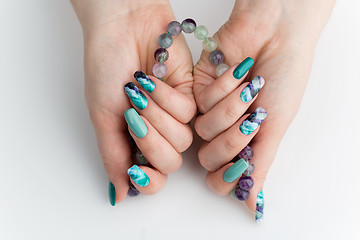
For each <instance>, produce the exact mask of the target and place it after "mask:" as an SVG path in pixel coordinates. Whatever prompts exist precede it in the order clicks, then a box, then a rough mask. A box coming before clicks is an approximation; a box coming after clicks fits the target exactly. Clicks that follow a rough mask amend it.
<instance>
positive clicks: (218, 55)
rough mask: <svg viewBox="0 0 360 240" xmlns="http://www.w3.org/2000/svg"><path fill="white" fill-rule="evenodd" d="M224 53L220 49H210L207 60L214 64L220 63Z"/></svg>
mask: <svg viewBox="0 0 360 240" xmlns="http://www.w3.org/2000/svg"><path fill="white" fill-rule="evenodd" d="M224 58H225V56H224V54H223V53H222V51H220V50H215V51H212V52H211V53H210V54H209V60H210V62H211V63H212V64H214V65H216V66H217V65H219V64H221V63H222V62H223V61H224Z"/></svg>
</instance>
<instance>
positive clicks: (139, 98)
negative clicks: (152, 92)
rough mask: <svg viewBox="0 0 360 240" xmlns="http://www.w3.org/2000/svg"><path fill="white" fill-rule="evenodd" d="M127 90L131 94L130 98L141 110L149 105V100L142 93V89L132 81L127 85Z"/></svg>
mask: <svg viewBox="0 0 360 240" xmlns="http://www.w3.org/2000/svg"><path fill="white" fill-rule="evenodd" d="M124 88H125V92H126V94H127V95H128V96H129V98H130V100H131V101H132V102H133V103H134V104H135V106H137V107H138V108H139V109H140V110H143V109H144V108H146V106H147V105H148V100H147V99H146V97H145V96H144V94H142V92H141V91H140V89H139V88H138V87H137V86H136V85H135V84H134V83H132V82H129V83H127V84H126V85H125V87H124Z"/></svg>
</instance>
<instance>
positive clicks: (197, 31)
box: [194, 26, 208, 40]
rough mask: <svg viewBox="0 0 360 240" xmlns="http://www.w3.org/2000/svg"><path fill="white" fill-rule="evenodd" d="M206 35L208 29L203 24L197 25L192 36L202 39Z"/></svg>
mask: <svg viewBox="0 0 360 240" xmlns="http://www.w3.org/2000/svg"><path fill="white" fill-rule="evenodd" d="M207 35H208V30H207V28H206V27H205V26H198V27H197V28H196V29H195V32H194V36H195V37H196V38H197V39H200V40H204V39H205V38H206V37H207Z"/></svg>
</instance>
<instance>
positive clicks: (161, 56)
mask: <svg viewBox="0 0 360 240" xmlns="http://www.w3.org/2000/svg"><path fill="white" fill-rule="evenodd" d="M154 58H155V60H156V61H157V62H161V63H162V62H165V61H166V60H168V58H169V52H168V51H167V50H166V49H165V48H158V49H156V51H155V53H154Z"/></svg>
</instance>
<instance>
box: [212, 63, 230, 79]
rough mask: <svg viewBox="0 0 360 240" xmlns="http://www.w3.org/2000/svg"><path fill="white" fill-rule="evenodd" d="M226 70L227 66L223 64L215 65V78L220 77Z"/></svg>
mask: <svg viewBox="0 0 360 240" xmlns="http://www.w3.org/2000/svg"><path fill="white" fill-rule="evenodd" d="M228 69H229V66H228V65H227V64H225V63H221V64H219V65H217V66H216V69H215V71H216V76H218V77H220V76H221V75H222V74H223V73H224V72H226V70H228Z"/></svg>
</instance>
